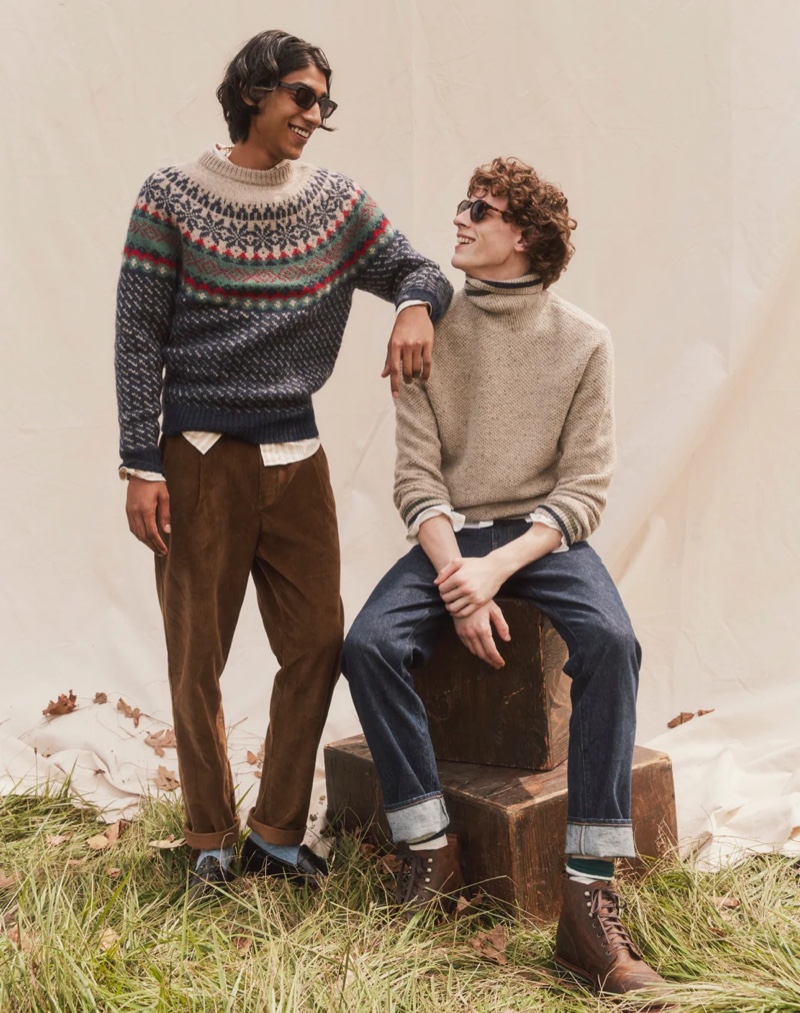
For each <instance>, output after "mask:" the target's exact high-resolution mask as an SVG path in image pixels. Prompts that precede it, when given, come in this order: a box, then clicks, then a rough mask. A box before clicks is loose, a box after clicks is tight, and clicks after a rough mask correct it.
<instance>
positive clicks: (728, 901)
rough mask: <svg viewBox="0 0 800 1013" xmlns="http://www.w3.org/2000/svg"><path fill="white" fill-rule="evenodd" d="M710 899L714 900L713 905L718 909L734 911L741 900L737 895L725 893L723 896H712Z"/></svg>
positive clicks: (740, 904) (739, 905) (740, 903)
mask: <svg viewBox="0 0 800 1013" xmlns="http://www.w3.org/2000/svg"><path fill="white" fill-rule="evenodd" d="M711 900H712V901H713V902H714V906H715V907H716V908H717V910H719V911H735V910H736V908H738V907H741V906H742V902H741V901H740V900H739V898H738V897H731V896H730V894H727V895H726V896H724V897H712V898H711Z"/></svg>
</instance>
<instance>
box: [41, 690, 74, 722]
mask: <svg viewBox="0 0 800 1013" xmlns="http://www.w3.org/2000/svg"><path fill="white" fill-rule="evenodd" d="M77 706H78V698H77V697H76V696H75V694H74V693H73V692H72V690H70V691H69V694H67V693H59V695H58V700H51V701H50V703H49V704H48V705H47V706H46V707H45V709H44V710H43V711H42V714H44V715H45V717H48V718H55V717H58V716H59V715H60V714H70V713H72V711H74V710H75V708H76V707H77Z"/></svg>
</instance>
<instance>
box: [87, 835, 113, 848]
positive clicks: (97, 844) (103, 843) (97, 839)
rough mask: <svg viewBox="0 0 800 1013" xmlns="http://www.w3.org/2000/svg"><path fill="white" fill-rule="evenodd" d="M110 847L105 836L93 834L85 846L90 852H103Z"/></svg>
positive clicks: (109, 842)
mask: <svg viewBox="0 0 800 1013" xmlns="http://www.w3.org/2000/svg"><path fill="white" fill-rule="evenodd" d="M110 845H111V841H110V840H109V839H108V838H107V837H106V835H105V834H95V836H94V837H90V838H89V840H88V841H87V842H86V846H87V847H88V848H91V849H92V851H103V850H104V849H105V848H108V847H110Z"/></svg>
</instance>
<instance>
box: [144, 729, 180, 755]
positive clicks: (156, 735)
mask: <svg viewBox="0 0 800 1013" xmlns="http://www.w3.org/2000/svg"><path fill="white" fill-rule="evenodd" d="M144 744H145V745H146V746H152V747H153V749H155V751H156V756H164V755H165V754H164V750H165V749H177V748H178V743H177V741H176V740H175V732H174V731H173V730H172V729H171V728H162V729H161V731H160V732H150V733H149V734H148V735H147V737H146V738H145V740H144Z"/></svg>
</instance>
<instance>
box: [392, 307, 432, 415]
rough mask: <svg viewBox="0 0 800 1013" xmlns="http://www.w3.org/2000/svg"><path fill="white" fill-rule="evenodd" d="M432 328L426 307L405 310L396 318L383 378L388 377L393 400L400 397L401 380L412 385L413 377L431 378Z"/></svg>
mask: <svg viewBox="0 0 800 1013" xmlns="http://www.w3.org/2000/svg"><path fill="white" fill-rule="evenodd" d="M432 349H433V324H432V323H431V318H430V314H429V313H428V307H427V306H407V307H406V308H405V309H404V310H402V311H401V312H400V313H398V314H397V319H396V320H395V322H394V327H393V328H392V336H391V337H390V338H389V346H388V348H387V350H386V362H385V364H384V367H383V372H382V373H381V376H382V377H384V378H385V377H387V376H390V377H391V380H390V383H391V386H392V397H400V378H401V377H402V378H403V380H404V381H405V382H406V383H411V381H412V380H413V378H414V377H419V378H420V379H421V380H423V381H424V380H427V379H428V377H429V376H430V375H431V351H432Z"/></svg>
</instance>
